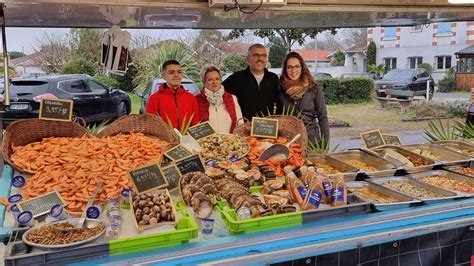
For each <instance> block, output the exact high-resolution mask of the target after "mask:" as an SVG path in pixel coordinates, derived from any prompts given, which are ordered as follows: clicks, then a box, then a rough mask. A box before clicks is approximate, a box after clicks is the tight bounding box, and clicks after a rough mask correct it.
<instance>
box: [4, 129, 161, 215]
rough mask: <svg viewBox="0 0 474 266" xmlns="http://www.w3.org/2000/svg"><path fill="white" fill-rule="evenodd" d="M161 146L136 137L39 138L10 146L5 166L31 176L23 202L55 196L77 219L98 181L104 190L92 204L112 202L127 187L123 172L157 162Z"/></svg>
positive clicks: (156, 141) (149, 140) (141, 136)
mask: <svg viewBox="0 0 474 266" xmlns="http://www.w3.org/2000/svg"><path fill="white" fill-rule="evenodd" d="M166 146H168V143H167V142H166V141H163V140H160V139H158V138H150V137H146V136H145V135H144V134H142V133H134V132H131V133H130V134H126V135H125V134H123V135H122V134H120V135H117V136H113V137H106V138H94V137H88V136H84V137H82V138H62V137H51V138H45V139H43V140H42V141H40V142H33V143H30V144H28V145H25V146H21V147H16V146H13V147H12V148H13V155H12V156H11V160H12V161H13V162H14V163H15V165H16V166H17V167H19V168H20V169H21V170H23V171H26V172H29V173H33V175H32V176H31V177H30V178H28V180H27V183H26V185H25V186H24V187H23V189H24V194H23V199H24V200H26V199H29V198H33V197H37V196H39V195H42V194H44V193H47V192H51V191H58V192H59V193H60V194H61V197H62V198H63V199H64V201H65V206H64V207H65V209H66V210H67V211H68V212H69V213H70V214H74V215H81V213H82V211H84V209H85V206H86V203H87V200H88V199H89V197H90V195H91V194H92V192H93V191H94V188H95V184H96V183H97V182H98V181H102V182H104V186H103V187H102V189H101V190H100V191H99V193H98V195H97V202H99V203H101V202H105V201H106V200H107V199H112V198H118V196H119V194H120V192H121V191H122V190H123V189H124V188H130V187H132V183H131V180H130V178H129V176H128V174H127V171H128V170H130V169H133V168H136V167H139V166H143V165H146V164H149V163H152V162H157V163H158V162H159V161H160V158H161V154H162V152H163V150H164V149H165V147H166Z"/></svg>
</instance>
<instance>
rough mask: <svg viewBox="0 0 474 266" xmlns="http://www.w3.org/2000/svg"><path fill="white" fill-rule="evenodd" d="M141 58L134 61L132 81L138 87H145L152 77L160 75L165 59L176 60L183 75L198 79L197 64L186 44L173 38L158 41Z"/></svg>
mask: <svg viewBox="0 0 474 266" xmlns="http://www.w3.org/2000/svg"><path fill="white" fill-rule="evenodd" d="M142 59H143V60H140V61H136V62H135V64H136V66H137V75H136V76H135V78H134V80H133V82H134V84H135V85H136V86H138V87H140V88H145V87H146V86H147V84H148V83H150V82H151V81H152V80H153V79H156V78H159V77H160V76H161V70H162V69H161V66H162V65H163V63H164V62H165V61H168V60H172V59H173V60H177V61H178V62H179V63H180V64H181V68H182V69H183V72H184V76H185V77H187V78H190V79H192V80H195V81H197V80H199V79H200V78H199V65H198V63H197V61H196V60H195V59H194V58H193V57H192V56H191V55H190V54H189V53H188V51H187V49H186V45H184V44H183V43H180V42H178V41H174V40H167V41H163V42H160V43H158V44H157V45H156V46H153V47H151V48H150V49H148V50H147V51H146V52H145V53H144V56H143V57H142Z"/></svg>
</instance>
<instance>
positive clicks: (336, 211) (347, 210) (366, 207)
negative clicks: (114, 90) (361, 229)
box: [302, 193, 370, 223]
mask: <svg viewBox="0 0 474 266" xmlns="http://www.w3.org/2000/svg"><path fill="white" fill-rule="evenodd" d="M368 212H370V202H367V201H365V200H363V199H361V198H358V197H356V196H355V195H354V194H350V193H349V194H348V195H347V205H344V206H337V207H327V208H322V207H320V208H319V209H315V210H305V211H303V213H302V216H303V223H307V222H312V221H317V220H321V219H325V220H326V219H328V218H339V217H342V216H351V215H358V214H363V213H368Z"/></svg>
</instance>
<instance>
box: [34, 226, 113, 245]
mask: <svg viewBox="0 0 474 266" xmlns="http://www.w3.org/2000/svg"><path fill="white" fill-rule="evenodd" d="M102 231H104V225H103V224H102V223H101V224H99V225H98V226H96V227H94V228H86V227H84V228H77V226H76V225H75V224H72V223H70V222H65V223H56V224H48V225H43V226H41V227H39V228H37V229H33V230H32V231H31V232H30V233H29V234H28V235H27V237H26V239H27V240H28V241H30V242H33V243H36V244H41V245H61V244H71V243H74V242H79V241H83V240H86V239H89V238H92V237H94V236H96V235H98V234H100V233H102Z"/></svg>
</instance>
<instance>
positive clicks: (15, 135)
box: [2, 118, 88, 170]
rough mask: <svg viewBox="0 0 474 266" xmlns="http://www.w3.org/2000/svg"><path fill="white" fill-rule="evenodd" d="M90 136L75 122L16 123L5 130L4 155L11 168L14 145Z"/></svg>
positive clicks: (28, 121)
mask: <svg viewBox="0 0 474 266" xmlns="http://www.w3.org/2000/svg"><path fill="white" fill-rule="evenodd" d="M84 134H88V131H87V129H85V128H84V127H81V126H80V125H78V124H76V123H73V122H63V121H47V120H41V119H38V118H32V119H23V120H19V121H15V122H13V123H12V124H10V126H8V128H7V129H6V130H5V133H4V135H3V144H2V154H3V158H4V159H5V161H6V162H7V163H8V164H10V165H11V166H14V167H15V165H14V164H13V162H12V161H11V160H10V156H11V155H12V154H13V150H12V144H14V145H15V146H24V145H27V144H29V143H32V142H35V141H41V140H43V138H49V137H77V138H80V137H82V136H83V135H84ZM15 168H16V169H17V170H19V169H18V168H17V167H15Z"/></svg>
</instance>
